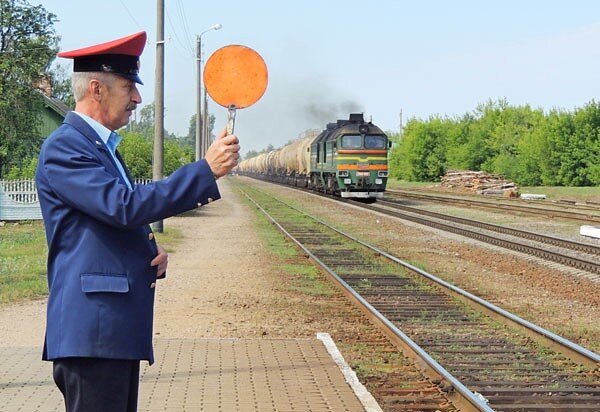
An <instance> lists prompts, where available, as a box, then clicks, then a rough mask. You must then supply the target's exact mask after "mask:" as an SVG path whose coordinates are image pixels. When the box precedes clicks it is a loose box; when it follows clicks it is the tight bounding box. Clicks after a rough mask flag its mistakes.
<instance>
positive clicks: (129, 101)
mask: <svg viewBox="0 0 600 412" xmlns="http://www.w3.org/2000/svg"><path fill="white" fill-rule="evenodd" d="M102 93H103V95H102V100H101V107H102V118H103V122H102V124H104V125H105V126H106V127H108V128H109V129H110V130H117V129H119V128H121V127H123V126H125V125H126V124H127V123H129V117H130V116H131V113H133V111H134V110H135V109H136V107H137V105H138V104H140V103H141V102H142V96H141V95H140V92H139V91H138V89H137V87H136V84H135V82H133V81H131V80H129V79H126V78H124V77H121V76H117V75H115V76H114V79H113V81H112V82H111V83H110V84H103V85H102Z"/></svg>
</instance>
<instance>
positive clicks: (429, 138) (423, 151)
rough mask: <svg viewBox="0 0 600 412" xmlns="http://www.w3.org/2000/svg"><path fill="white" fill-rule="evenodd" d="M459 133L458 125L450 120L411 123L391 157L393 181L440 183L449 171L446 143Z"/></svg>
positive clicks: (434, 119)
mask: <svg viewBox="0 0 600 412" xmlns="http://www.w3.org/2000/svg"><path fill="white" fill-rule="evenodd" d="M455 133H456V122H454V121H452V120H450V119H442V118H440V117H432V118H430V119H429V120H428V121H427V122H423V121H420V120H417V119H411V120H409V121H408V123H407V125H406V127H405V128H404V132H403V134H402V138H401V139H400V141H399V143H398V145H397V146H396V147H395V148H394V149H393V150H392V152H391V155H390V169H391V174H392V177H395V178H397V179H403V180H409V181H435V180H439V177H440V176H441V175H443V174H444V173H445V170H446V139H447V138H448V137H449V136H452V135H453V134H455Z"/></svg>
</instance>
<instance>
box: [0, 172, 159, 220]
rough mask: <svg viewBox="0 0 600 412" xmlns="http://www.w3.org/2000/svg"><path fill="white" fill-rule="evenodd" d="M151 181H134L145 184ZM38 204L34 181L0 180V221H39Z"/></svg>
mask: <svg viewBox="0 0 600 412" xmlns="http://www.w3.org/2000/svg"><path fill="white" fill-rule="evenodd" d="M150 182H152V179H135V184H138V185H139V184H146V183H150ZM41 218H42V211H41V209H40V202H39V200H38V195H37V190H36V187H35V181H34V180H0V220H39V219H41Z"/></svg>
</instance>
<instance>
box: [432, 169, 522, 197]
mask: <svg viewBox="0 0 600 412" xmlns="http://www.w3.org/2000/svg"><path fill="white" fill-rule="evenodd" d="M441 185H442V186H443V187H447V188H458V189H464V190H470V191H473V192H476V193H478V194H481V195H499V196H508V197H517V196H518V190H519V188H518V187H517V185H516V184H515V183H514V182H512V181H510V180H506V179H505V178H504V176H502V175H497V174H491V173H486V172H482V171H473V170H448V172H446V174H445V175H444V176H442V181H441Z"/></svg>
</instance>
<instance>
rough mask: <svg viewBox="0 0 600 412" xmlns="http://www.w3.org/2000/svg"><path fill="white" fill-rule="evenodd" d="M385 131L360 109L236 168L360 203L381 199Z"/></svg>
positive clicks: (386, 146) (385, 171) (384, 176)
mask: <svg viewBox="0 0 600 412" xmlns="http://www.w3.org/2000/svg"><path fill="white" fill-rule="evenodd" d="M390 147H391V144H390V141H389V140H388V138H387V136H386V134H385V133H384V132H383V131H382V130H381V129H380V128H379V127H377V126H375V125H374V124H373V123H371V122H365V120H364V118H363V115H362V113H357V114H350V116H349V118H348V120H345V119H344V120H338V121H337V122H336V123H329V124H328V125H327V127H326V128H325V130H323V131H322V132H321V133H319V134H318V135H317V136H315V134H314V133H309V134H308V135H307V136H304V137H301V138H299V139H296V140H294V141H292V142H290V143H289V144H287V145H285V146H284V147H282V148H280V149H277V150H274V151H272V152H269V153H263V154H260V155H259V156H257V157H254V158H251V159H247V160H244V161H242V162H240V165H239V166H238V171H239V173H240V174H246V175H249V176H253V177H258V178H262V179H265V180H271V181H275V182H280V183H285V184H288V185H293V186H299V187H306V188H309V189H312V190H316V191H320V192H324V193H328V194H333V195H337V196H341V197H344V198H355V199H361V200H364V201H367V202H369V201H375V200H376V199H378V198H382V197H383V193H384V191H385V186H386V183H387V178H388V160H387V154H388V150H389V148H390Z"/></svg>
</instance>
